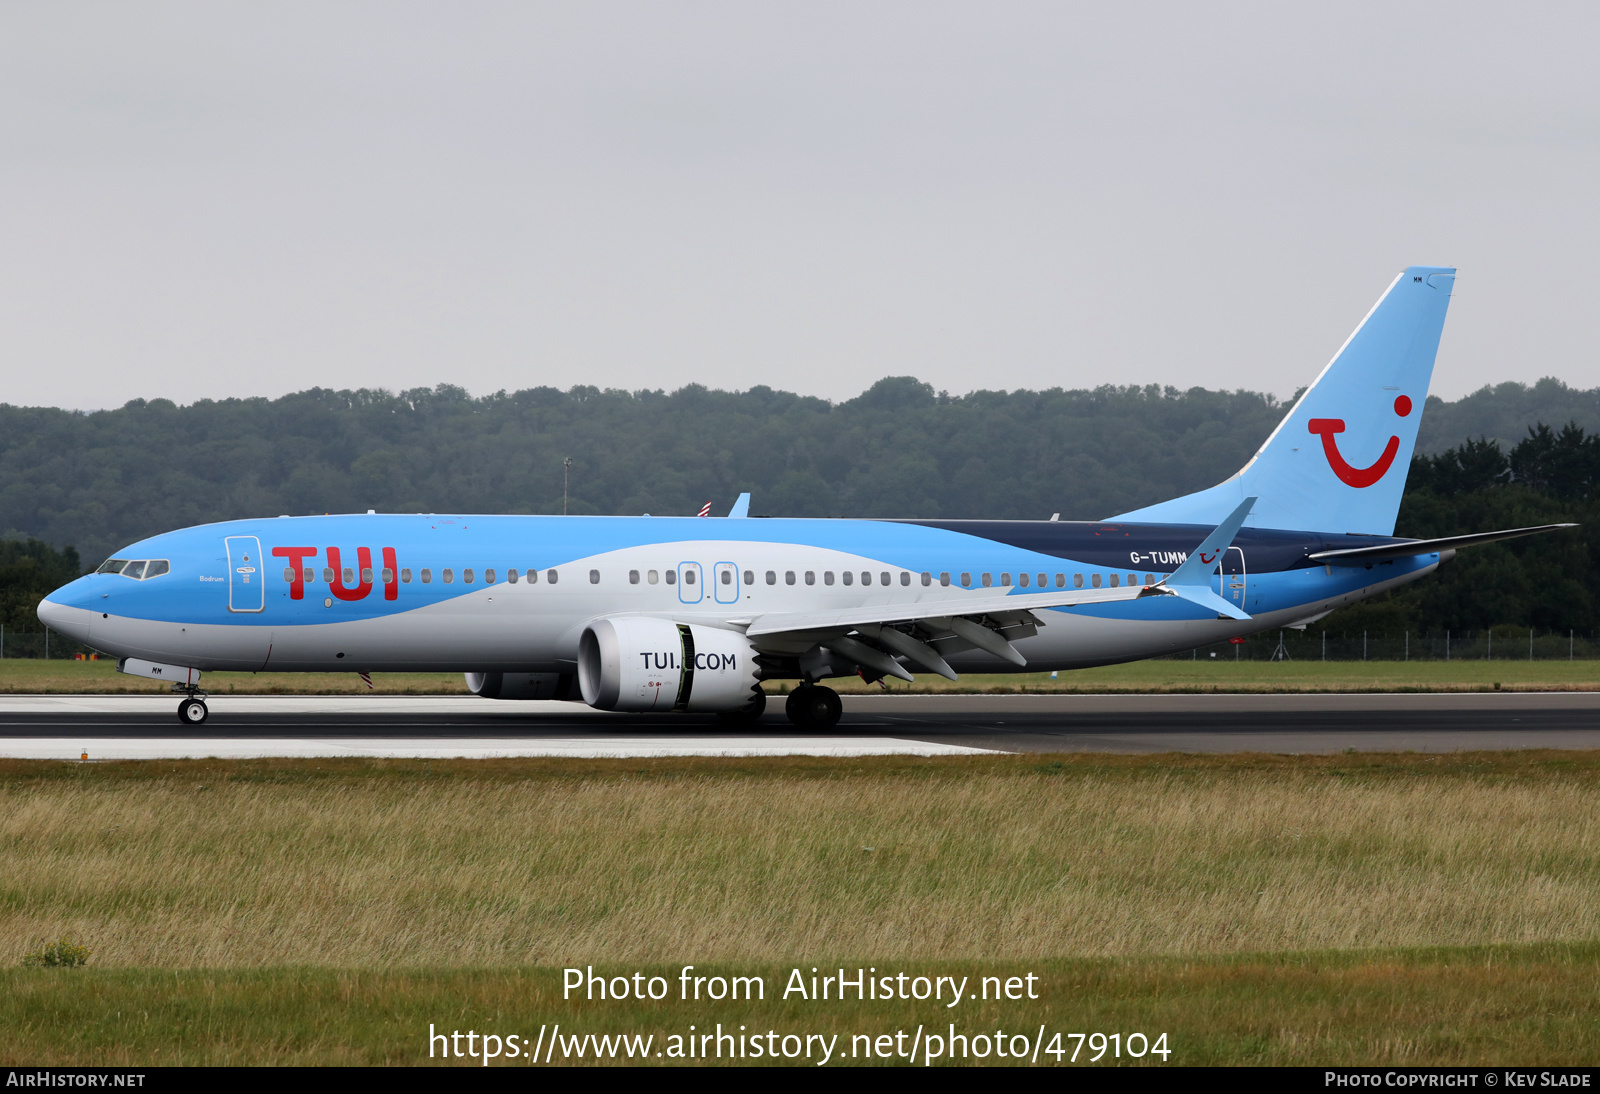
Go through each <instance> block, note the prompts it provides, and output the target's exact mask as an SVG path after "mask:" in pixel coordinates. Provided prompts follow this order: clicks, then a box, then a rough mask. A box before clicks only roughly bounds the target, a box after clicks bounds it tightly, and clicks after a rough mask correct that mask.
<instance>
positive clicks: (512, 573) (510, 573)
mask: <svg viewBox="0 0 1600 1094" xmlns="http://www.w3.org/2000/svg"><path fill="white" fill-rule="evenodd" d="M506 580H507V581H508V582H510V583H511V584H513V585H515V584H516V583H517V571H516V570H507V571H506Z"/></svg>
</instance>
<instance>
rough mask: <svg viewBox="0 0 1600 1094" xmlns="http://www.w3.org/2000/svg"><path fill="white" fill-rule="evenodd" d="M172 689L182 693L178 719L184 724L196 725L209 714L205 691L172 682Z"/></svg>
mask: <svg viewBox="0 0 1600 1094" xmlns="http://www.w3.org/2000/svg"><path fill="white" fill-rule="evenodd" d="M172 690H173V691H179V692H183V693H184V697H183V701H182V702H180V703H179V704H178V721H180V722H182V723H183V724H184V725H186V726H197V725H200V724H201V723H202V722H204V721H205V720H206V719H207V718H209V717H210V716H211V711H210V709H209V708H207V706H206V698H205V696H206V693H205V692H203V691H201V690H200V689H199V688H186V687H182V686H180V685H178V684H174V685H173V686H172Z"/></svg>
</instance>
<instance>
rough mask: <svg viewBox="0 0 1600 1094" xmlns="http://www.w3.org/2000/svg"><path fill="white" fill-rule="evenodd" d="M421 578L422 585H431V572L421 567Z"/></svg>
mask: <svg viewBox="0 0 1600 1094" xmlns="http://www.w3.org/2000/svg"><path fill="white" fill-rule="evenodd" d="M331 572H332V571H330V570H324V571H323V573H331ZM421 577H422V583H423V584H424V585H431V584H433V571H432V570H430V569H428V568H427V567H423V570H422V574H421Z"/></svg>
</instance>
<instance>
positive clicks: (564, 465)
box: [561, 456, 572, 516]
mask: <svg viewBox="0 0 1600 1094" xmlns="http://www.w3.org/2000/svg"><path fill="white" fill-rule="evenodd" d="M571 474H572V457H571V456H568V457H567V458H566V459H564V460H562V461H561V515H562V516H566V515H567V477H568V476H569V475H571Z"/></svg>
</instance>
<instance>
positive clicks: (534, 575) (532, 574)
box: [522, 568, 539, 585]
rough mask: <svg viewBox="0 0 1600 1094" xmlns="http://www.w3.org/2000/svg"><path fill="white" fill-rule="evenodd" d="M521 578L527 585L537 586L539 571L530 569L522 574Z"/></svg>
mask: <svg viewBox="0 0 1600 1094" xmlns="http://www.w3.org/2000/svg"><path fill="white" fill-rule="evenodd" d="M522 576H523V578H524V579H525V580H526V581H527V582H528V584H529V585H537V584H539V571H538V570H535V569H531V568H530V569H529V570H528V572H527V573H525V574H523V575H522Z"/></svg>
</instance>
